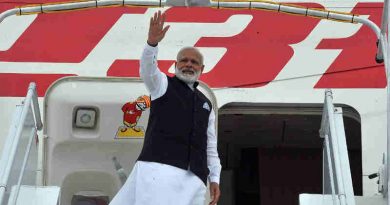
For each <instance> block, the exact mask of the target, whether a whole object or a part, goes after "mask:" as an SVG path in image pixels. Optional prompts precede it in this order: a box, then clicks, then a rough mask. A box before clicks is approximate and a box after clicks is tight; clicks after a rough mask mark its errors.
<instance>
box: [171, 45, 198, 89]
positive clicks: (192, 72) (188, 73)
mask: <svg viewBox="0 0 390 205" xmlns="http://www.w3.org/2000/svg"><path fill="white" fill-rule="evenodd" d="M203 68H204V65H203V63H202V62H201V57H200V54H199V53H198V52H197V51H196V50H194V49H185V50H182V51H181V53H179V55H178V58H177V62H176V69H175V74H176V76H177V77H178V78H179V79H180V80H182V81H184V82H186V83H194V82H196V81H197V80H198V78H199V76H200V74H201V73H202V71H203Z"/></svg>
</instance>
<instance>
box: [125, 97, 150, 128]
mask: <svg viewBox="0 0 390 205" xmlns="http://www.w3.org/2000/svg"><path fill="white" fill-rule="evenodd" d="M147 108H150V98H149V96H146V95H142V96H140V97H138V98H137V100H136V101H134V102H128V103H126V104H124V105H123V106H122V112H123V124H124V125H125V127H124V128H122V129H121V132H126V131H127V129H129V128H131V129H133V130H134V131H135V132H139V131H141V130H140V128H138V127H136V125H137V123H138V120H139V118H140V117H141V114H142V112H143V111H145V110H146V109H147Z"/></svg>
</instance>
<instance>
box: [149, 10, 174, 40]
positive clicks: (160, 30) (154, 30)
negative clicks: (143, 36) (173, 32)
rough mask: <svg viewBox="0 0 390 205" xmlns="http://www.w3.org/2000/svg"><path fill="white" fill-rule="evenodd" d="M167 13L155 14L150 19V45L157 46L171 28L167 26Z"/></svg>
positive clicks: (159, 12)
mask: <svg viewBox="0 0 390 205" xmlns="http://www.w3.org/2000/svg"><path fill="white" fill-rule="evenodd" d="M164 23H165V13H163V14H161V11H158V12H156V13H154V16H153V17H152V18H150V25H149V34H148V44H149V45H151V46H156V45H157V44H158V43H159V42H160V41H161V40H162V39H163V38H164V36H165V33H166V32H167V31H168V29H169V26H165V27H164Z"/></svg>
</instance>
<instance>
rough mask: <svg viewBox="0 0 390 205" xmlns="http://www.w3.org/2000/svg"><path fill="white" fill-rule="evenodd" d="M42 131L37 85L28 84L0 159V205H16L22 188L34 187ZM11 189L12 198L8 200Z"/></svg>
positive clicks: (17, 107)
mask: <svg viewBox="0 0 390 205" xmlns="http://www.w3.org/2000/svg"><path fill="white" fill-rule="evenodd" d="M41 129H42V121H41V116H40V110H39V105H38V97H37V93H36V85H35V83H30V86H29V88H28V92H27V96H26V98H25V100H24V101H23V102H22V104H20V105H17V106H16V110H15V113H14V115H13V119H12V123H11V127H10V130H9V133H8V136H7V138H6V141H5V144H4V149H3V153H2V155H1V159H0V205H6V204H9V202H10V201H12V202H14V203H16V201H17V200H16V199H17V197H18V193H19V189H20V186H21V185H36V183H37V181H36V175H37V167H38V164H37V163H38V162H37V156H38V153H37V152H38V148H37V146H38V145H37V141H36V140H37V130H41ZM34 142H35V143H34ZM34 144H35V145H34ZM11 190H12V192H14V193H12V196H13V198H12V199H10V198H9V197H10V194H11ZM12 205H13V204H12Z"/></svg>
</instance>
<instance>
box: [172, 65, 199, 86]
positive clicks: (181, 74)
mask: <svg viewBox="0 0 390 205" xmlns="http://www.w3.org/2000/svg"><path fill="white" fill-rule="evenodd" d="M185 71H192V72H193V74H189V73H185ZM175 75H176V77H177V78H179V79H180V80H182V81H184V82H185V83H195V82H196V81H197V80H198V78H199V76H200V70H198V71H197V70H195V69H193V68H183V69H181V70H179V69H178V68H177V67H175Z"/></svg>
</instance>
